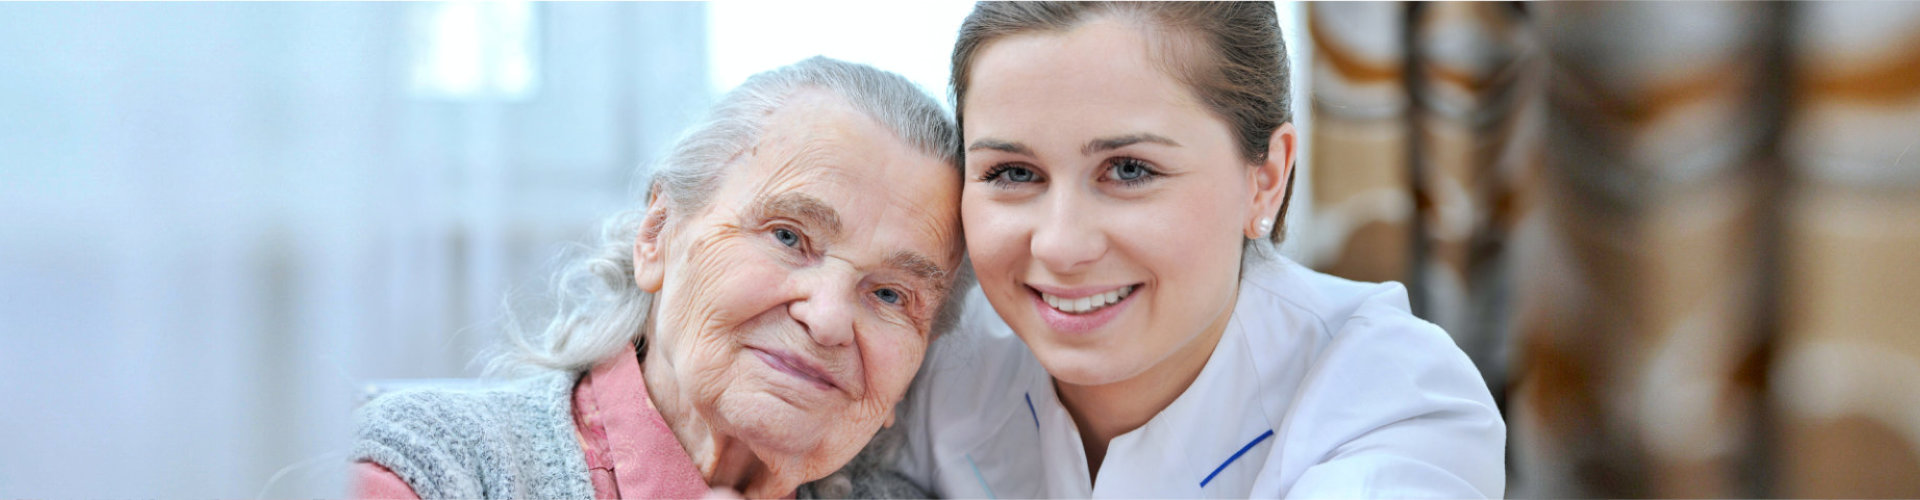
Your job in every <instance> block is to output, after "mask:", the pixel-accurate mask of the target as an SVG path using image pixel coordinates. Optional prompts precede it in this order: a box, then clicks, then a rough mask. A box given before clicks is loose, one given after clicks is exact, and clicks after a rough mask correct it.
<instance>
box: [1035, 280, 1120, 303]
mask: <svg viewBox="0 0 1920 500" xmlns="http://www.w3.org/2000/svg"><path fill="white" fill-rule="evenodd" d="M1130 286H1140V284H1139V283H1132V284H1126V285H1099V286H1076V287H1064V286H1052V285H1042V284H1038V283H1028V284H1027V288H1032V289H1033V291H1036V292H1040V293H1044V294H1047V295H1052V296H1055V297H1059V298H1063V299H1078V298H1082V297H1092V296H1094V295H1099V294H1103V293H1107V292H1111V291H1114V290H1119V289H1122V288H1126V287H1130Z"/></svg>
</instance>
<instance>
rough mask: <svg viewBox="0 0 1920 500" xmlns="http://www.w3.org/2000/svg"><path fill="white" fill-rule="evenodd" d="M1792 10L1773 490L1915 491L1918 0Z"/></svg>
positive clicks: (1919, 279)
mask: <svg viewBox="0 0 1920 500" xmlns="http://www.w3.org/2000/svg"><path fill="white" fill-rule="evenodd" d="M1795 10H1796V13H1795V14H1796V15H1795V16H1794V18H1793V27H1792V29H1791V33H1790V35H1791V38H1790V40H1791V42H1790V50H1791V55H1790V56H1789V58H1788V59H1789V60H1790V61H1791V62H1790V63H1789V66H1790V68H1791V71H1790V72H1789V73H1788V75H1787V77H1788V78H1790V79H1791V81H1792V90H1791V93H1790V94H1789V95H1790V96H1791V102H1790V105H1791V110H1790V111H1789V121H1788V124H1787V129H1786V131H1785V134H1784V136H1783V145H1782V146H1783V147H1782V151H1783V154H1784V157H1785V160H1786V162H1785V163H1786V171H1787V172H1789V173H1790V174H1791V177H1790V178H1791V179H1792V184H1791V185H1789V186H1788V189H1787V192H1786V196H1785V199H1786V203H1785V204H1784V207H1785V216H1784V218H1783V224H1782V236H1781V238H1780V239H1781V241H1782V242H1783V245H1784V246H1783V250H1784V253H1783V254H1782V259H1781V260H1780V264H1781V266H1780V269H1781V272H1782V275H1781V282H1780V283H1781V286H1780V290H1779V291H1780V296H1779V298H1778V303H1779V304H1780V313H1779V319H1780V322H1781V323H1780V329H1779V335H1780V343H1779V347H1778V348H1777V349H1776V352H1777V355H1776V356H1775V357H1774V362H1773V364H1772V365H1771V367H1770V368H1771V369H1770V377H1769V382H1770V387H1769V392H1770V393H1771V395H1770V396H1771V399H1770V403H1771V406H1772V408H1773V409H1774V411H1775V414H1774V419H1773V422H1772V424H1773V427H1774V429H1776V430H1777V431H1778V432H1777V442H1776V444H1777V445H1778V447H1777V452H1776V453H1775V456H1776V460H1775V463H1776V464H1777V466H1778V469H1779V470H1780V471H1781V474H1779V475H1778V476H1777V477H1778V478H1779V479H1778V481H1779V484H1778V485H1777V486H1778V488H1777V490H1776V491H1775V492H1776V493H1778V494H1781V495H1783V496H1793V497H1860V498H1913V497H1920V335H1916V332H1920V308H1916V307H1915V302H1914V300H1913V296H1914V294H1913V290H1914V289H1915V287H1920V264H1916V261H1917V260H1920V257H1916V256H1920V151H1916V150H1917V149H1920V146H1916V144H1920V5H1916V4H1912V3H1900V2H1886V3H1882V2H1833V3H1825V2H1816V3H1808V4H1801V5H1796V6H1795Z"/></svg>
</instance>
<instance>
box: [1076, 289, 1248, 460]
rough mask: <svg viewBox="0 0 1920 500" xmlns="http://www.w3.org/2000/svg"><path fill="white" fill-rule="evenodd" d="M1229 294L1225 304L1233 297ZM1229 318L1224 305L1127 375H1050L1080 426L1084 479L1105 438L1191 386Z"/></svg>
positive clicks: (1140, 420) (1121, 431)
mask: <svg viewBox="0 0 1920 500" xmlns="http://www.w3.org/2000/svg"><path fill="white" fill-rule="evenodd" d="M1238 295H1239V294H1238V293H1237V292H1236V293H1235V294H1234V296H1235V297H1236V298H1235V299H1230V300H1229V302H1228V304H1233V303H1235V302H1237V301H1238V300H1237V297H1238ZM1232 317H1233V308H1232V307H1231V306H1230V307H1227V308H1226V310H1225V311H1222V312H1221V313H1220V315H1219V317H1217V318H1215V319H1214V321H1213V323H1211V324H1209V325H1207V327H1206V330H1203V331H1202V332H1201V333H1200V335H1199V336H1198V337H1195V338H1194V339H1193V341H1191V342H1188V343H1187V344H1186V345H1184V346H1181V347H1180V349H1179V350H1178V351H1175V352H1174V353H1173V354H1172V355H1169V356H1168V357H1167V358H1166V359H1163V360H1161V361H1160V362H1159V363H1158V364H1155V365H1153V366H1152V367H1149V368H1147V369H1146V370H1145V371H1142V372H1140V373H1139V374H1136V375H1134V376H1132V377H1130V378H1127V379H1125V380H1121V381H1118V382H1112V383H1107V384H1101V385H1073V384H1068V383H1064V382H1061V381H1060V380H1059V379H1054V382H1053V386H1054V392H1056V393H1058V394H1059V395H1060V404H1061V405H1062V406H1065V407H1066V408H1067V414H1068V415H1071V416H1072V417H1073V423H1074V426H1075V427H1077V428H1079V430H1080V443H1081V446H1084V447H1085V448H1086V454H1087V473H1088V477H1089V479H1092V478H1097V477H1098V476H1099V474H1100V464H1101V462H1102V461H1103V460H1104V459H1105V458H1106V454H1107V443H1109V442H1111V441H1113V438H1115V437H1118V436H1120V435H1121V434H1126V433H1128V432H1132V431H1133V430H1134V429H1138V428H1140V426H1142V425H1146V424H1147V421H1149V420H1152V419H1153V417H1154V416H1155V415H1159V414H1160V411H1161V410H1165V409H1167V406H1169V405H1172V404H1173V400H1175V399H1178V398H1179V397H1180V394H1182V393H1185V392H1186V391H1187V387H1189V386H1191V385H1193V381H1194V379H1196V378H1199V377H1200V370H1201V369H1202V368H1206V366H1207V359H1208V358H1210V357H1212V356H1213V349H1214V347H1215V346H1217V345H1219V344H1220V337H1221V335H1222V334H1223V333H1225V332H1226V330H1227V322H1228V320H1229V319H1230V318H1232Z"/></svg>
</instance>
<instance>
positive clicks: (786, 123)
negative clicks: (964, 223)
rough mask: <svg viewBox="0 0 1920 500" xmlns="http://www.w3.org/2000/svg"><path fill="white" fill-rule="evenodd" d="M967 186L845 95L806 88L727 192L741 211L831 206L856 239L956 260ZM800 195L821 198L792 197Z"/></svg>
mask: <svg viewBox="0 0 1920 500" xmlns="http://www.w3.org/2000/svg"><path fill="white" fill-rule="evenodd" d="M959 189H960V174H959V172H958V171H957V170H956V169H954V168H953V167H952V166H950V165H948V164H946V163H945V162H942V161H941V160H940V159H939V158H937V157H934V156H932V155H928V154H925V153H922V152H920V151H919V150H917V149H916V148H914V147H913V146H911V145H909V144H907V143H906V142H905V141H903V140H901V139H900V138H899V137H898V136H897V135H896V134H894V133H893V132H892V131H891V130H889V129H888V128H887V127H885V126H883V125H881V124H880V123H879V122H878V121H876V120H874V119H873V118H871V117H868V116H867V115H866V114H864V113H862V112H860V111H857V110H855V109H853V108H852V107H851V106H850V105H849V104H848V103H847V102H846V101H845V100H844V99H843V98H840V97H839V96H837V95H834V94H832V93H829V92H825V91H818V90H806V91H801V92H800V93H799V94H796V95H794V96H792V98H791V99H789V100H788V102H787V103H786V105H784V106H782V107H781V108H780V109H778V110H776V111H775V112H774V113H773V114H771V115H769V116H768V117H767V121H766V123H765V126H764V132H763V134H762V137H761V140H760V141H759V143H758V144H756V145H755V146H754V147H753V148H752V149H751V150H750V151H749V152H748V154H747V156H746V157H745V159H744V161H742V162H740V164H739V165H736V167H735V170H734V172H732V173H730V174H729V175H728V176H727V178H726V180H725V181H724V183H723V186H722V188H721V190H722V191H723V193H722V194H721V196H723V197H724V198H727V199H728V200H729V201H730V202H731V204H734V205H736V206H737V207H739V208H742V209H753V210H766V209H769V208H772V209H780V210H786V211H789V212H791V211H795V210H799V211H804V212H808V213H806V214H798V215H806V216H807V217H808V218H809V219H816V220H817V219H822V218H824V217H821V215H823V214H820V213H819V212H821V211H827V212H829V213H827V214H824V215H831V216H832V218H834V219H837V222H838V224H837V225H839V226H841V227H842V228H844V230H845V231H844V233H845V234H844V235H843V236H845V238H843V239H846V240H848V241H849V242H856V243H862V244H867V246H871V247H876V248H874V249H873V250H874V251H876V252H880V251H886V252H891V251H893V250H897V249H902V248H905V249H909V250H914V251H917V252H920V253H923V254H925V255H926V256H927V257H929V258H933V259H947V260H954V259H957V258H958V256H957V255H956V254H957V252H955V251H953V250H952V249H953V248H957V245H956V244H954V243H955V242H956V241H957V240H958V225H959V212H958V200H959ZM793 195H804V196H793ZM797 198H806V199H809V200H812V201H815V202H817V203H806V204H795V203H792V201H793V200H795V199H797ZM801 209H804V210H801ZM869 242H870V244H869ZM841 246H842V247H845V246H846V245H844V244H843V245H841ZM941 264H942V265H943V266H946V267H948V268H951V267H952V265H951V264H949V263H947V262H942V263H941Z"/></svg>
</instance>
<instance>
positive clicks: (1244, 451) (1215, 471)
mask: <svg viewBox="0 0 1920 500" xmlns="http://www.w3.org/2000/svg"><path fill="white" fill-rule="evenodd" d="M1270 437H1273V429H1267V432H1266V433H1264V434H1261V435H1260V437H1257V438H1253V442H1251V443H1247V445H1246V446H1242V447H1240V451H1236V452H1233V456H1231V457H1227V461H1226V462H1222V463H1221V464H1220V466H1219V467H1214V468H1213V473H1212V474H1207V478H1206V479H1201V480H1200V487H1201V488H1205V487H1207V483H1210V482H1213V476H1218V475H1220V471H1223V470H1226V469H1227V464H1231V463H1233V461H1234V460H1239V459H1240V456H1241V455H1245V454H1247V450H1251V449H1253V446H1254V445H1257V444H1260V442H1261V441H1266V440H1267V438H1270Z"/></svg>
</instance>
